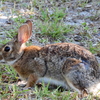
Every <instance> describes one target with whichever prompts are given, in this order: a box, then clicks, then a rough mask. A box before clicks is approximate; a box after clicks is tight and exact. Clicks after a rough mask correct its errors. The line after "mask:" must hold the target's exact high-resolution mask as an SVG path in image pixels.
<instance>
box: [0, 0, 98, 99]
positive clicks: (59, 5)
mask: <svg viewBox="0 0 100 100" xmlns="http://www.w3.org/2000/svg"><path fill="white" fill-rule="evenodd" d="M27 19H30V20H31V21H32V23H33V35H32V37H31V39H30V41H29V42H28V45H38V46H43V45H46V44H51V43H57V42H72V43H75V44H78V45H81V46H83V47H85V48H87V49H88V50H90V51H91V52H92V53H93V54H94V55H96V57H97V59H98V61H99V59H100V58H99V56H100V48H99V46H100V0H15V1H14V0H1V1H0V44H4V43H6V42H7V41H9V40H10V39H11V38H13V36H15V35H16V34H17V31H18V27H19V26H20V25H22V24H23V23H24V22H25V21H26V20H27ZM18 82H20V79H19V76H18V75H17V74H16V72H15V71H14V70H13V69H12V67H11V66H7V65H0V96H1V99H2V100H32V99H33V98H34V100H70V99H71V100H78V99H79V98H78V95H77V93H72V92H68V91H64V92H60V91H58V89H54V90H48V87H45V86H43V88H42V91H41V89H38V88H37V87H35V88H33V89H30V90H28V89H23V88H21V89H20V87H18V86H17V85H18V84H17V83H18ZM83 99H84V100H99V99H97V98H93V97H92V95H89V96H87V97H86V98H83ZM83 99H82V98H81V100H83Z"/></svg>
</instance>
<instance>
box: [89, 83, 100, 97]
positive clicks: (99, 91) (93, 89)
mask: <svg viewBox="0 0 100 100" xmlns="http://www.w3.org/2000/svg"><path fill="white" fill-rule="evenodd" d="M87 92H89V93H92V94H93V95H94V96H100V82H97V83H95V84H94V85H92V86H90V87H89V88H87Z"/></svg>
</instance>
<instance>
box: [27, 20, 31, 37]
mask: <svg viewBox="0 0 100 100" xmlns="http://www.w3.org/2000/svg"><path fill="white" fill-rule="evenodd" d="M26 23H27V24H28V26H29V29H30V36H31V35H32V22H31V21H30V20H27V21H26Z"/></svg>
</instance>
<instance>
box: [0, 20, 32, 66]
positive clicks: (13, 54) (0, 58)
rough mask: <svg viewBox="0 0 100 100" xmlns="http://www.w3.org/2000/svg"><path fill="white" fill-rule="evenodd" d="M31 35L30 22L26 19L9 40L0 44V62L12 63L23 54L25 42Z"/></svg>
mask: <svg viewBox="0 0 100 100" xmlns="http://www.w3.org/2000/svg"><path fill="white" fill-rule="evenodd" d="M31 35H32V22H31V21H30V20H27V21H26V23H24V24H23V25H22V26H20V27H19V29H18V35H16V36H15V37H14V38H13V39H12V40H11V41H10V42H8V43H6V44H4V45H2V46H0V63H2V64H9V65H13V64H14V62H16V61H17V60H18V59H20V57H21V56H22V54H23V49H24V48H25V47H26V46H25V43H26V42H27V41H28V39H29V38H30V37H31Z"/></svg>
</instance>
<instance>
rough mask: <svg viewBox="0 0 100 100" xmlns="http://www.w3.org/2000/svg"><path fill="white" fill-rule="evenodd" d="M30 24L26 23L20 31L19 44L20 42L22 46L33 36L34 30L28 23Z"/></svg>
mask: <svg viewBox="0 0 100 100" xmlns="http://www.w3.org/2000/svg"><path fill="white" fill-rule="evenodd" d="M28 24H29V25H28ZM28 24H27V23H26V24H24V25H22V26H20V28H19V30H18V42H20V43H21V44H23V43H25V42H27V41H28V39H29V38H30V37H31V35H32V28H30V22H28Z"/></svg>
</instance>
